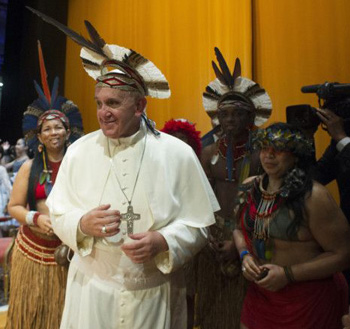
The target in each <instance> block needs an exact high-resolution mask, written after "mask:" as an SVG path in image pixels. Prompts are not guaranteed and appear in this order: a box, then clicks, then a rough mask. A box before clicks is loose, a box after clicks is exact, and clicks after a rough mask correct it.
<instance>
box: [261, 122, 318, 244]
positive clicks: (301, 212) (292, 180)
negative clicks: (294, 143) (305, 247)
mask: <svg viewBox="0 0 350 329" xmlns="http://www.w3.org/2000/svg"><path fill="white" fill-rule="evenodd" d="M268 128H270V129H272V130H274V131H278V130H280V131H281V132H282V134H283V132H286V131H288V132H290V133H291V134H293V135H295V134H297V135H299V136H302V139H301V141H300V143H304V142H307V138H306V137H305V135H304V134H303V132H302V131H301V130H300V129H299V128H298V127H296V126H294V125H291V124H288V123H284V122H277V123H274V124H272V125H270V126H268V127H267V129H268ZM299 145H300V144H299ZM290 151H291V152H292V154H293V155H294V156H295V157H296V158H297V161H296V163H295V165H294V167H293V168H292V169H290V170H289V171H288V172H287V173H286V175H285V176H284V178H283V183H282V188H281V195H282V196H283V197H284V200H285V205H286V206H287V208H288V209H290V210H292V211H293V213H294V218H293V221H292V223H291V224H290V225H289V227H288V229H287V235H288V236H290V237H292V236H295V235H296V233H297V232H298V229H299V227H300V226H301V225H302V224H303V223H305V221H306V220H307V216H308V214H307V211H306V207H305V200H306V198H308V197H309V196H310V195H311V191H312V187H313V181H312V174H311V170H312V166H313V163H314V161H313V154H312V152H310V151H307V149H305V151H304V152H303V151H302V148H300V147H297V148H296V149H295V150H293V149H291V150H290Z"/></svg>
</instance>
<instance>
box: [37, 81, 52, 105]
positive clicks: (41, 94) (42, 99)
mask: <svg viewBox="0 0 350 329" xmlns="http://www.w3.org/2000/svg"><path fill="white" fill-rule="evenodd" d="M34 87H35V90H36V92H37V93H38V96H39V100H40V103H41V104H42V105H44V106H43V107H42V108H43V109H45V110H48V109H50V104H49V101H48V100H47V98H46V96H45V94H44V92H43V90H42V89H41V88H40V86H39V84H38V83H37V82H36V81H35V80H34Z"/></svg>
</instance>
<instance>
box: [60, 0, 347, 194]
mask: <svg viewBox="0 0 350 329" xmlns="http://www.w3.org/2000/svg"><path fill="white" fill-rule="evenodd" d="M349 12H350V1H348V0H332V1H329V0H176V1H173V0H147V1H146V0H100V1H96V0H70V2H69V16H68V26H69V27H71V28H72V29H73V30H75V31H80V32H81V33H82V34H83V35H85V36H86V35H87V34H86V31H85V27H84V24H83V21H84V19H87V20H89V21H90V22H91V23H92V24H93V25H94V26H95V27H96V28H97V30H98V31H99V32H100V34H101V35H102V37H104V39H105V40H106V42H107V43H112V44H113V43H116V44H118V45H121V46H125V47H127V48H132V49H134V50H136V51H138V52H140V53H141V54H143V55H144V56H145V57H147V58H149V59H150V60H152V61H153V62H154V63H155V64H156V65H157V66H158V67H159V68H160V69H161V71H162V72H163V73H164V74H165V76H166V77H167V78H168V81H169V83H170V87H171V90H172V96H171V98H170V99H168V100H155V99H149V103H148V109H147V112H148V115H149V117H150V118H152V119H153V120H154V121H155V122H156V123H157V127H159V128H160V127H162V126H163V124H164V122H165V121H166V120H169V119H171V118H186V119H189V120H190V121H192V122H195V123H197V127H198V128H199V129H200V130H201V131H202V133H203V134H204V133H205V132H207V131H208V130H209V129H210V121H209V118H208V117H207V115H206V114H205V111H204V109H203V107H202V92H203V91H204V89H205V87H206V85H207V84H208V83H209V82H210V81H211V80H213V79H214V73H213V70H212V67H211V61H212V60H213V59H215V56H214V50H213V48H214V46H217V47H219V48H220V50H221V51H222V53H223V54H224V56H225V58H226V59H228V62H229V65H230V68H231V69H232V66H233V64H234V60H235V58H236V57H239V58H240V59H241V62H242V75H243V76H246V77H252V76H253V78H254V80H255V81H256V82H258V83H260V84H261V86H263V87H264V88H265V89H266V90H267V91H268V93H269V94H270V96H271V98H272V101H273V108H274V109H273V114H272V118H271V119H270V120H269V122H268V123H271V122H274V121H284V120H285V108H286V106H287V105H293V104H305V103H306V104H311V105H313V106H316V105H317V99H316V96H315V95H306V94H302V93H301V92H300V88H301V86H303V85H307V84H315V83H323V82H325V81H326V80H327V81H338V82H350V81H349V80H350V79H349V77H350V65H348V61H349V58H350V46H349V42H348V40H349V36H350V35H349V34H350V26H349V25H350V20H349V19H348V13H349ZM79 51H80V48H79V47H78V46H77V45H76V44H74V43H73V42H72V41H70V40H69V41H68V43H67V63H66V77H65V93H66V95H67V97H69V98H71V99H73V100H74V101H75V102H76V103H77V104H78V106H79V107H80V109H81V111H82V113H83V120H84V126H85V131H86V132H90V131H92V130H95V129H97V128H98V124H97V120H96V109H95V104H94V100H93V94H94V82H93V81H92V79H91V78H89V77H88V76H87V75H86V73H85V72H84V70H83V68H82V65H81V62H80V59H79ZM328 143H329V137H328V135H327V133H325V132H323V131H319V132H317V135H316V145H317V154H318V156H320V155H321V154H322V153H323V151H324V149H325V147H326V146H327V145H328ZM331 191H332V192H333V194H334V195H335V196H337V193H336V188H335V186H334V185H333V186H332V187H331Z"/></svg>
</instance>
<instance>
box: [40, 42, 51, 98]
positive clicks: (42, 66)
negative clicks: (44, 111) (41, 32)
mask: <svg viewBox="0 0 350 329" xmlns="http://www.w3.org/2000/svg"><path fill="white" fill-rule="evenodd" d="M38 52H39V65H40V75H41V84H42V87H43V91H44V94H45V96H46V98H47V100H48V102H49V104H51V94H50V88H49V84H48V82H47V73H46V68H45V62H44V56H43V52H42V50H41V44H40V41H39V40H38Z"/></svg>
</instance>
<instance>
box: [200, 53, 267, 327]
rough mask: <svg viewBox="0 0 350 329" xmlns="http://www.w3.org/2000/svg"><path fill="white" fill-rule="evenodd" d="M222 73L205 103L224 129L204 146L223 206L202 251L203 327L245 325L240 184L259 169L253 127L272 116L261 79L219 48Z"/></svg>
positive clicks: (205, 164) (205, 96)
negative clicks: (237, 210) (237, 241)
mask: <svg viewBox="0 0 350 329" xmlns="http://www.w3.org/2000/svg"><path fill="white" fill-rule="evenodd" d="M215 52H216V56H217V59H218V62H219V65H220V68H221V71H220V70H219V68H218V67H217V66H216V64H215V63H214V62H213V67H214V71H215V73H216V76H217V79H215V80H214V81H212V82H211V83H210V84H209V85H208V87H207V88H206V92H205V93H204V94H203V105H204V108H205V110H206V111H207V113H208V114H209V116H210V117H211V120H212V123H213V125H214V131H218V129H217V126H218V125H220V128H221V130H220V131H219V133H217V135H218V139H217V140H216V142H215V143H213V144H210V145H208V146H206V147H204V148H203V151H202V157H201V162H202V165H203V168H204V171H205V173H206V174H207V177H208V178H209V181H210V182H211V184H212V186H213V188H214V191H215V194H216V196H217V198H218V201H219V204H220V207H221V210H220V211H219V212H218V213H217V214H216V224H215V225H214V226H212V227H211V235H210V237H209V239H210V243H209V246H208V247H206V248H205V249H204V250H203V251H202V252H201V253H200V255H199V269H198V305H197V306H198V307H197V319H198V324H199V325H200V326H201V328H202V329H209V328H210V329H215V328H220V329H225V328H230V329H232V328H239V322H240V310H241V306H242V302H243V297H244V291H245V289H244V278H243V276H242V275H241V267H240V263H239V257H238V255H237V252H236V248H235V246H234V243H233V240H232V231H233V229H234V218H233V213H234V207H235V204H236V202H235V199H236V195H237V190H238V187H239V185H240V183H241V182H242V181H243V180H244V179H245V178H247V177H248V176H250V175H252V174H256V173H257V172H258V167H259V159H258V154H252V153H251V150H250V143H249V140H250V130H251V129H252V128H253V127H254V125H255V126H259V125H261V124H263V123H264V122H265V121H266V120H267V119H268V117H269V116H270V114H271V109H272V105H271V100H270V98H269V96H268V95H267V93H266V92H265V90H264V89H262V88H260V86H259V85H258V84H256V83H255V82H253V81H251V80H249V79H247V78H243V77H241V67H240V61H239V59H237V60H236V64H235V69H234V72H233V74H232V75H231V73H230V71H229V69H228V66H227V64H226V62H225V60H224V58H223V56H222V55H221V53H220V51H219V49H217V48H215Z"/></svg>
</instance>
